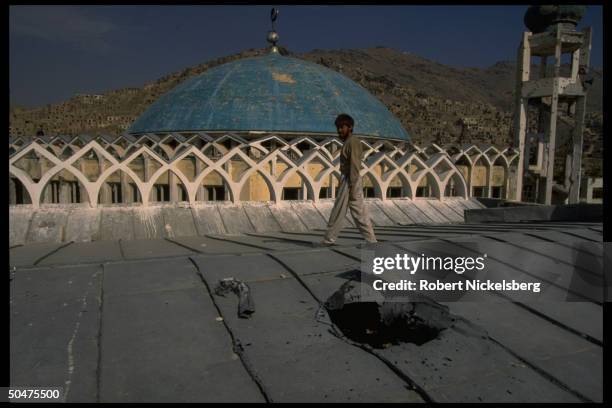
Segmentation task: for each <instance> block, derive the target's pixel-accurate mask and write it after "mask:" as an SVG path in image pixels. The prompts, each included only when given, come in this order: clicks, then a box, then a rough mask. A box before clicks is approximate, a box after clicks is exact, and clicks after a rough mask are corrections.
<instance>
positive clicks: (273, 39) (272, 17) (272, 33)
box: [267, 7, 279, 54]
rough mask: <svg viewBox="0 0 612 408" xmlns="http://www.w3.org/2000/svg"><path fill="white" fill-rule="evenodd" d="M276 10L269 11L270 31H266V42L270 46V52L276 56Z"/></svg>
mask: <svg viewBox="0 0 612 408" xmlns="http://www.w3.org/2000/svg"><path fill="white" fill-rule="evenodd" d="M278 13H279V11H278V9H277V8H276V7H275V8H273V9H272V10H271V11H270V21H271V22H272V31H268V38H267V40H268V42H269V43H270V44H272V47H271V48H270V52H274V53H277V54H278V47H277V46H276V43H277V42H278V33H277V32H276V30H275V28H274V22H275V21H276V19H277V18H278Z"/></svg>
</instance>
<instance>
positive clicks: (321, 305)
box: [267, 254, 435, 402]
mask: <svg viewBox="0 0 612 408" xmlns="http://www.w3.org/2000/svg"><path fill="white" fill-rule="evenodd" d="M267 255H268V256H269V257H270V258H272V259H274V260H275V261H276V262H278V263H279V264H280V265H281V266H282V267H283V268H285V269H286V270H287V271H288V272H289V273H290V274H291V275H293V277H294V278H295V279H296V280H297V281H298V282H299V283H300V285H301V286H302V287H303V288H304V289H306V291H307V292H308V293H309V294H310V296H312V298H313V299H314V300H315V301H316V302H317V303H318V304H319V309H320V310H326V309H325V305H324V303H323V302H322V301H321V300H320V299H319V298H318V297H317V295H315V294H314V292H313V291H312V290H311V289H310V288H309V287H308V285H306V282H304V281H303V280H302V279H301V277H300V276H299V275H298V274H297V273H296V272H295V271H294V270H293V269H291V268H290V267H289V266H288V265H287V264H285V263H284V262H283V261H282V260H281V259H279V258H277V257H276V256H274V255H273V254H267ZM326 313H327V312H326ZM329 321H330V324H329V326H331V329H329V332H330V333H331V334H332V335H334V336H336V337H338V338H339V339H340V340H343V341H344V342H346V343H347V344H350V345H352V346H355V347H358V348H360V349H362V350H364V351H366V352H367V353H369V354H371V355H372V356H374V357H376V358H377V359H379V360H380V361H382V362H383V363H384V364H385V365H386V366H387V367H388V368H389V369H391V371H392V372H393V373H394V374H395V375H397V376H398V377H399V378H400V379H401V380H402V381H404V382H405V383H406V384H407V385H408V386H409V387H410V388H409V389H411V390H414V391H415V392H416V393H417V394H419V396H420V397H421V398H422V399H423V400H424V401H425V402H435V401H434V399H433V398H432V397H431V396H430V395H429V394H428V393H427V392H426V391H425V390H424V389H423V388H422V387H421V386H420V385H418V384H417V383H416V382H415V381H414V380H412V379H411V378H410V377H409V376H408V375H406V373H404V372H403V371H401V370H400V369H399V368H398V367H397V366H395V364H393V363H392V362H391V361H389V360H388V359H386V358H385V357H383V356H381V355H379V354H378V353H375V352H374V350H373V348H372V347H370V346H368V345H366V344H361V343H356V342H354V341H352V340H351V339H349V338H348V337H346V336H344V334H341V332H340V330H339V328H338V327H337V326H336V325H335V324H334V323H333V322H332V321H331V319H329Z"/></svg>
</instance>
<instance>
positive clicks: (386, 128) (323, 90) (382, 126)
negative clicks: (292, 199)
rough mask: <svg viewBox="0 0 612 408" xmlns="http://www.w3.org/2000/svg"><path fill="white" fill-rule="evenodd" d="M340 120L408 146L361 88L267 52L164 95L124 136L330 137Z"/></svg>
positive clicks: (385, 111)
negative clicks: (247, 134)
mask: <svg viewBox="0 0 612 408" xmlns="http://www.w3.org/2000/svg"><path fill="white" fill-rule="evenodd" d="M340 113H347V114H349V115H351V116H352V117H353V118H354V119H355V128H354V133H355V134H356V135H363V136H371V137H378V138H389V139H395V140H410V137H409V136H408V133H407V132H406V130H405V129H404V128H403V127H402V125H401V123H400V121H399V120H398V119H397V118H396V117H395V116H394V115H393V114H392V113H391V112H390V111H389V110H388V109H387V108H386V107H385V106H384V105H383V104H382V102H380V101H379V100H378V99H376V98H375V97H374V96H372V95H371V94H370V93H369V92H368V91H367V90H366V89H365V88H363V87H362V86H360V85H359V84H357V83H356V82H354V81H352V80H351V79H349V78H348V77H346V76H344V75H342V74H339V73H337V72H335V71H333V70H331V69H328V68H325V67H324V66H322V65H318V64H314V63H311V62H307V61H303V60H299V59H296V58H290V57H284V56H281V55H279V54H277V53H270V54H267V55H265V56H262V57H254V58H245V59H240V60H238V61H233V62H229V63H226V64H222V65H219V66H217V67H214V68H211V69H209V70H207V71H205V72H204V73H202V74H200V75H198V76H196V77H194V78H191V79H188V80H186V81H184V82H183V83H181V84H179V85H178V86H177V87H176V88H174V89H172V90H171V91H169V92H167V93H166V94H164V95H162V96H161V97H160V98H159V99H158V100H157V101H155V102H154V103H153V104H152V105H151V106H150V107H149V108H148V109H147V110H146V111H145V112H144V113H143V114H142V115H141V116H140V117H138V118H137V119H136V120H135V121H134V123H133V124H132V126H131V127H130V129H129V132H130V133H149V132H184V131H266V132H300V133H329V134H333V135H336V128H335V126H334V120H335V119H336V116H338V115H339V114H340Z"/></svg>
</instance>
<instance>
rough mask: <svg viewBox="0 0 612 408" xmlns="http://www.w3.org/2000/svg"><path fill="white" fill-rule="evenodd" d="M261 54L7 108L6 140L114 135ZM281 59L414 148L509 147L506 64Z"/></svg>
mask: <svg viewBox="0 0 612 408" xmlns="http://www.w3.org/2000/svg"><path fill="white" fill-rule="evenodd" d="M264 52H267V51H266V50H264V49H250V50H247V51H244V52H242V53H239V54H235V55H230V56H227V57H224V58H219V59H215V60H212V61H209V62H206V63H204V64H200V65H197V66H195V67H190V68H186V69H184V70H182V71H180V72H175V73H172V74H170V75H167V76H165V77H163V78H160V79H159V80H157V81H155V82H151V83H147V84H145V85H144V86H143V87H142V88H125V89H119V90H114V91H110V92H107V93H105V94H102V95H76V96H75V97H73V98H71V99H69V100H68V101H66V102H63V103H61V104H55V105H47V106H44V107H39V108H32V109H24V108H17V107H14V108H12V109H10V112H9V121H10V134H11V135H15V136H16V135H23V134H29V135H34V134H36V132H37V131H38V130H39V129H42V130H43V131H44V133H45V134H69V135H73V134H84V133H89V134H96V133H107V134H112V135H118V134H121V133H122V132H124V131H125V129H127V127H128V126H129V125H130V123H131V122H132V121H133V120H134V119H135V118H136V117H138V115H140V114H141V113H142V112H143V111H144V110H145V109H146V108H147V107H148V106H149V105H150V104H151V103H152V102H153V101H154V100H156V99H157V98H158V97H159V96H161V95H162V94H163V93H165V92H167V91H169V90H170V89H172V88H174V87H175V86H176V85H178V84H179V83H180V82H182V81H184V80H185V79H187V78H190V77H192V76H194V75H198V74H200V73H202V72H204V71H205V70H207V69H209V68H211V67H213V66H216V65H219V64H223V63H226V62H230V61H233V60H236V59H239V58H246V57H252V56H257V55H261V54H262V53H264ZM281 53H283V54H285V55H290V56H293V57H296V58H301V59H304V60H308V61H312V62H316V63H318V64H321V65H324V66H326V67H328V68H330V69H333V70H336V71H338V72H341V73H342V74H344V75H346V76H348V77H350V78H351V79H353V80H354V81H356V82H358V83H359V84H361V85H362V86H363V87H364V88H366V89H367V90H368V91H369V92H371V93H372V94H373V95H375V96H376V97H378V98H379V99H380V100H381V101H382V102H383V103H384V104H385V105H386V106H387V107H388V108H389V109H390V110H391V111H392V112H393V113H394V114H395V115H396V116H397V117H398V118H399V119H400V121H401V122H402V124H403V125H404V127H405V128H406V130H407V131H408V133H409V134H410V135H411V137H412V139H413V140H414V142H415V143H417V144H421V145H422V144H428V143H431V142H436V143H439V144H447V143H469V142H474V143H493V144H495V145H498V146H507V145H509V144H511V143H512V140H513V136H512V109H513V103H514V97H513V93H514V81H515V76H516V73H515V64H514V62H507V61H503V62H498V63H496V64H494V65H492V66H490V67H488V68H484V69H483V68H464V67H452V66H448V65H443V64H439V63H437V62H434V61H430V60H427V59H425V58H421V57H419V56H417V55H414V54H410V53H407V52H401V51H398V50H395V49H391V48H385V47H377V48H368V49H350V50H313V51H310V52H308V53H301V54H295V53H292V52H290V51H288V50H286V49H281ZM535 68H536V67H534V69H532V73H534V74H535V72H537V70H536V69H535ZM563 70H567V67H563ZM591 72H592V75H593V78H594V82H593V85H592V86H591V88H590V90H589V95H588V98H587V101H588V102H587V104H588V106H587V118H586V130H585V148H584V150H585V156H586V157H585V167H586V172H587V174H590V175H600V174H601V157H602V117H603V116H602V89H603V87H602V71H601V70H598V69H592V70H591ZM531 116H533V117H534V118H535V116H536V115H531ZM565 119H566V120H565V122H564V123H566V125H560V127H561V128H563V127H564V126H565V127H566V128H567V129H569V125H571V122H572V119H571V118H569V117H568V118H565ZM534 123H535V122H534V121H533V123H532V125H533V124H534ZM561 131H563V129H561Z"/></svg>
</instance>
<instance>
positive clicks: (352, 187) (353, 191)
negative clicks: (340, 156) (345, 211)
mask: <svg viewBox="0 0 612 408" xmlns="http://www.w3.org/2000/svg"><path fill="white" fill-rule="evenodd" d="M351 138H352V139H353V140H351V144H350V149H351V151H350V158H351V162H350V172H349V200H353V199H354V197H357V196H358V193H360V191H359V186H358V181H359V180H360V178H361V176H360V175H359V170H361V157H362V155H363V148H362V147H361V142H360V141H359V139H357V138H356V137H355V136H351Z"/></svg>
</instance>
